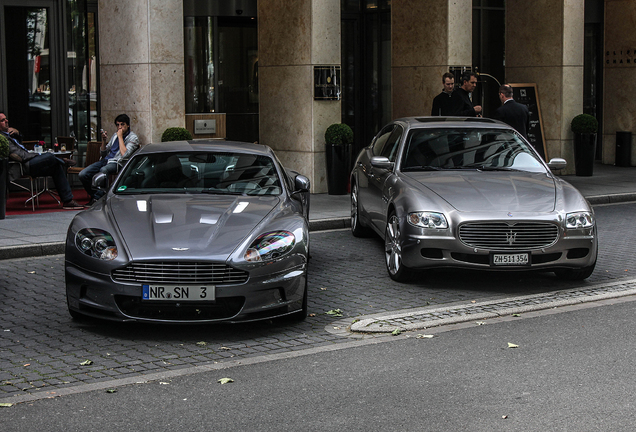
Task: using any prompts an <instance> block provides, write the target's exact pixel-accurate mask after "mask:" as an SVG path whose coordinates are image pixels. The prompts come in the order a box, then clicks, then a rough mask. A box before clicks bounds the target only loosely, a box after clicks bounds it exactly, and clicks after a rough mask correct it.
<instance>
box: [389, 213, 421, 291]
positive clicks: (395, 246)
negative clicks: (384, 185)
mask: <svg viewBox="0 0 636 432" xmlns="http://www.w3.org/2000/svg"><path fill="white" fill-rule="evenodd" d="M384 257H385V262H386V270H387V271H388V272H389V276H390V277H391V279H393V280H394V281H397V282H410V281H411V280H413V278H414V276H415V272H414V271H413V270H411V269H409V268H407V267H405V266H404V264H403V263H402V239H401V230H400V221H399V219H398V217H397V216H396V215H395V212H391V213H390V214H389V217H388V219H387V223H386V230H385V233H384Z"/></svg>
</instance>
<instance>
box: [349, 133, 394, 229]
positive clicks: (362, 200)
mask: <svg viewBox="0 0 636 432" xmlns="http://www.w3.org/2000/svg"><path fill="white" fill-rule="evenodd" d="M394 127H395V126H394V125H393V124H390V125H388V126H385V127H384V128H383V129H382V130H381V131H380V132H379V133H378V134H377V135H376V136H375V138H374V139H373V141H372V142H371V145H370V146H368V147H366V148H365V149H364V150H363V151H362V153H361V154H360V156H359V157H358V160H357V161H356V165H357V166H356V172H357V176H356V181H357V185H358V211H359V212H360V214H361V215H362V216H363V217H364V218H365V219H368V220H371V214H370V210H371V209H373V208H374V207H377V206H378V205H377V204H374V203H373V200H374V199H375V198H374V195H373V194H371V184H372V183H373V182H374V179H373V175H374V173H373V167H372V166H371V158H372V157H373V156H377V155H379V153H380V152H381V151H382V148H383V147H384V145H385V144H386V142H387V141H388V139H389V137H390V136H391V132H393V128H394Z"/></svg>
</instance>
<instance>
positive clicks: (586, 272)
mask: <svg viewBox="0 0 636 432" xmlns="http://www.w3.org/2000/svg"><path fill="white" fill-rule="evenodd" d="M597 257H598V249H597V251H596V257H594V262H593V263H592V264H591V265H589V266H587V267H582V268H579V269H560V270H555V271H554V274H555V275H556V277H558V278H559V279H563V280H571V281H580V280H583V279H587V278H589V277H590V276H592V273H594V268H595V267H596V259H597Z"/></svg>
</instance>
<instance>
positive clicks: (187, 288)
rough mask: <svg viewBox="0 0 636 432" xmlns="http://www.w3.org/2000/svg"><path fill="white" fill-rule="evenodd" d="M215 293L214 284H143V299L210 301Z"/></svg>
mask: <svg viewBox="0 0 636 432" xmlns="http://www.w3.org/2000/svg"><path fill="white" fill-rule="evenodd" d="M214 295H215V293H214V286H200V285H142V299H143V300H166V301H206V300H207V301H209V300H214Z"/></svg>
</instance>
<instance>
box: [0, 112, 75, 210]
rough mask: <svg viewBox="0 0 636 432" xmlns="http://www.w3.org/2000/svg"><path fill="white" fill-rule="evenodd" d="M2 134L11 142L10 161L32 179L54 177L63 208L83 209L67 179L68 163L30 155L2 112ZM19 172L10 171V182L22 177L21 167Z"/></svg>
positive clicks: (49, 157)
mask: <svg viewBox="0 0 636 432" xmlns="http://www.w3.org/2000/svg"><path fill="white" fill-rule="evenodd" d="M0 133H1V134H2V135H4V137H5V138H7V140H8V141H9V159H11V160H15V161H18V162H20V163H21V164H22V168H23V169H24V172H25V173H26V174H28V175H30V176H32V177H49V176H50V177H52V178H53V183H55V188H56V189H57V193H58V194H59V196H60V199H61V200H62V207H63V208H65V209H69V210H79V209H83V208H84V206H82V205H79V204H78V203H76V202H75V200H73V191H72V190H71V186H70V185H69V184H68V180H67V179H66V163H65V162H64V161H63V160H61V159H58V158H57V157H55V155H53V154H52V153H42V154H37V153H30V152H29V151H28V150H27V149H26V148H24V146H23V145H22V138H21V136H20V132H18V130H17V129H14V128H10V127H9V119H8V118H7V116H6V115H5V114H4V113H3V112H1V111H0ZM16 168H18V169H17V170H15V169H10V170H9V180H11V181H13V180H15V179H17V178H18V177H20V175H21V174H20V170H19V167H18V166H17V165H16Z"/></svg>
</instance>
